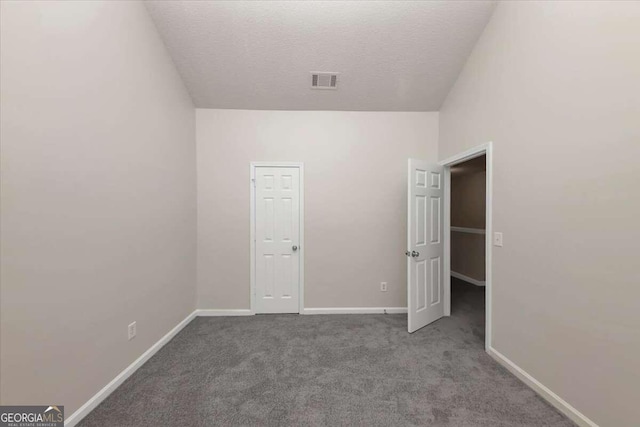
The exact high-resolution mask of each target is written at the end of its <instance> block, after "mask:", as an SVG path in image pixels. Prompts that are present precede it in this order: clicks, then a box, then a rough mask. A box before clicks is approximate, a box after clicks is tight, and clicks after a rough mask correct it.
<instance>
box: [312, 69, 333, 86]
mask: <svg viewBox="0 0 640 427" xmlns="http://www.w3.org/2000/svg"><path fill="white" fill-rule="evenodd" d="M311 89H333V90H335V89H338V73H330V72H311Z"/></svg>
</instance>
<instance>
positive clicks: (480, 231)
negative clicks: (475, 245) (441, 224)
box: [451, 226, 485, 234]
mask: <svg viewBox="0 0 640 427" xmlns="http://www.w3.org/2000/svg"><path fill="white" fill-rule="evenodd" d="M451 231H455V232H457V233H471V234H485V230H484V228H469V227H454V226H451Z"/></svg>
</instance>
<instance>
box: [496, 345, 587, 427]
mask: <svg viewBox="0 0 640 427" xmlns="http://www.w3.org/2000/svg"><path fill="white" fill-rule="evenodd" d="M487 353H489V356H491V357H493V359H494V360H495V361H496V362H498V363H499V364H501V365H502V366H504V367H505V368H507V369H508V370H509V371H510V372H511V373H512V374H513V375H515V376H516V377H518V379H519V380H520V381H522V382H523V383H525V384H526V385H528V386H529V387H530V388H531V389H533V391H535V392H536V393H538V394H539V395H540V396H541V397H542V398H543V399H544V400H546V401H547V402H549V403H550V404H551V405H553V406H554V407H555V408H556V409H557V410H558V411H560V412H562V413H563V414H564V415H566V416H567V417H569V418H570V419H571V420H572V421H573V422H575V423H576V424H578V425H579V426H580V427H598V425H597V424H596V423H594V422H593V421H591V420H590V419H589V418H587V417H586V416H585V415H584V414H583V413H582V412H580V411H578V410H577V409H576V408H574V407H573V406H571V405H570V404H568V403H567V402H566V401H565V400H564V399H562V398H561V397H560V396H558V395H557V394H555V393H554V392H552V391H551V390H549V389H548V388H547V387H546V386H544V385H543V384H542V383H541V382H540V381H538V380H536V379H535V378H533V377H532V376H531V375H529V374H528V373H527V372H526V371H525V370H523V369H522V368H520V367H519V366H518V365H516V364H515V363H513V362H512V361H511V360H509V359H508V358H507V357H506V356H505V355H504V354H502V353H500V352H499V351H497V350H496V349H495V348H493V347H489V348H488V349H487Z"/></svg>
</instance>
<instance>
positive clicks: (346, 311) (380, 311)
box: [300, 307, 407, 314]
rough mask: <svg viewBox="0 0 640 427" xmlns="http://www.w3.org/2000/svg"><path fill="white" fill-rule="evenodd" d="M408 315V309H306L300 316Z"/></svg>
mask: <svg viewBox="0 0 640 427" xmlns="http://www.w3.org/2000/svg"><path fill="white" fill-rule="evenodd" d="M385 313H386V314H406V313H407V307H334V308H304V309H302V312H301V313H300V314H385Z"/></svg>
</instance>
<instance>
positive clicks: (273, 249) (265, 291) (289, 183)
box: [254, 167, 300, 313]
mask: <svg viewBox="0 0 640 427" xmlns="http://www.w3.org/2000/svg"><path fill="white" fill-rule="evenodd" d="M255 187H256V191H255V215H254V218H255V240H256V241H255V251H256V253H255V302H256V306H255V311H256V313H298V312H299V311H300V309H299V284H300V256H299V254H300V240H299V238H300V169H299V168H297V167H277V168H275V167H256V171H255Z"/></svg>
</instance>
